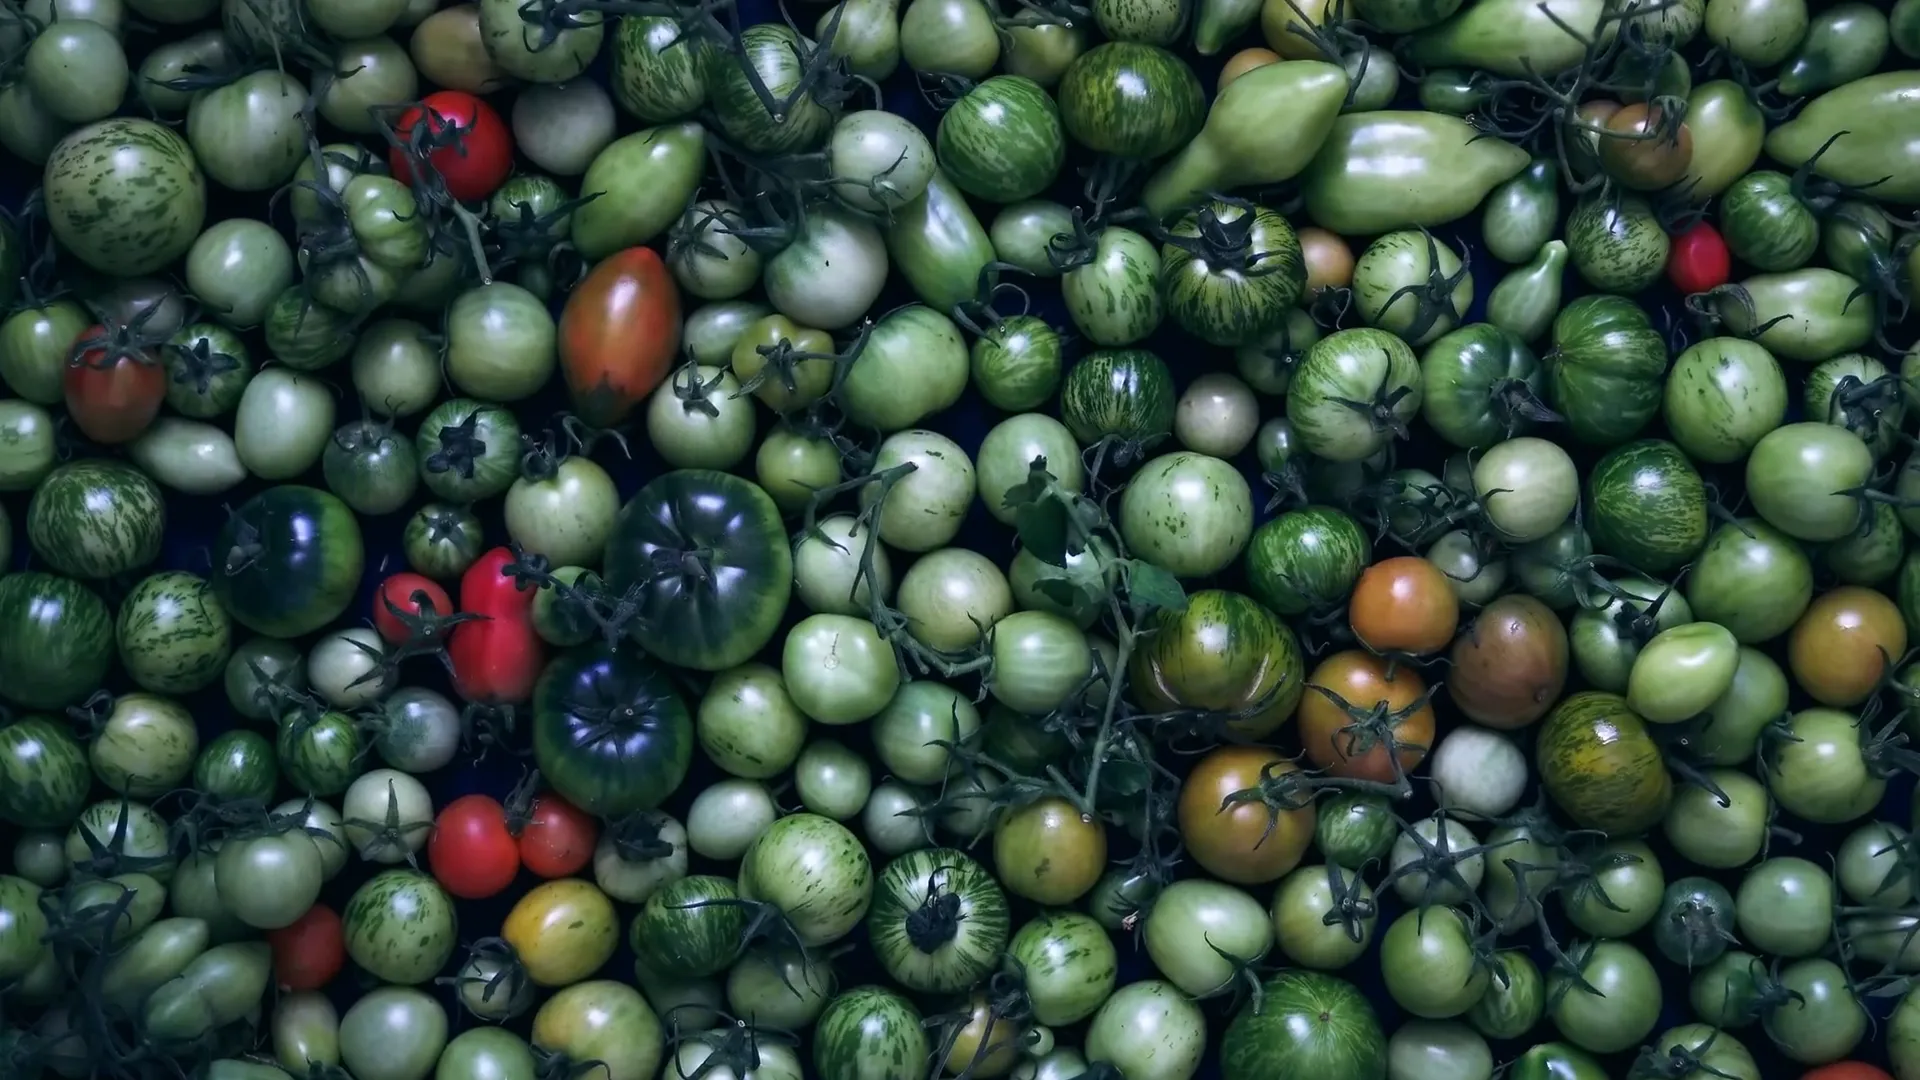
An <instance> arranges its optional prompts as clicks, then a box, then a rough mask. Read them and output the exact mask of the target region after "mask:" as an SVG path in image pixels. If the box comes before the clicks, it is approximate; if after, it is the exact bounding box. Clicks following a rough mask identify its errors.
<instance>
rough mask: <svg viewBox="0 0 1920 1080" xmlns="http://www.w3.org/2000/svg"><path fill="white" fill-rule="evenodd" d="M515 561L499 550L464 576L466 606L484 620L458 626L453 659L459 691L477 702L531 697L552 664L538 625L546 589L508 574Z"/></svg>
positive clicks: (450, 646)
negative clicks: (537, 606) (538, 603)
mask: <svg viewBox="0 0 1920 1080" xmlns="http://www.w3.org/2000/svg"><path fill="white" fill-rule="evenodd" d="M513 561H514V554H513V552H512V551H510V550H508V549H506V548H503V547H498V548H494V549H493V550H492V551H489V552H487V553H486V554H485V555H482V556H480V558H479V559H478V560H476V561H475V562H474V564H473V565H472V566H470V567H468V568H467V572H466V573H465V574H462V575H461V576H460V610H461V611H462V612H463V613H466V614H471V615H480V616H484V618H480V619H475V620H473V621H471V622H463V623H461V624H460V625H459V626H456V627H454V628H453V635H452V636H451V637H450V638H448V639H447V657H448V659H450V660H452V661H453V689H454V691H455V692H456V693H458V694H459V695H460V696H461V697H462V698H465V699H466V700H468V701H471V702H475V703H477V704H483V705H501V704H507V703H513V702H521V701H525V700H527V698H529V697H531V696H532V695H533V684H534V681H535V680H537V679H538V678H539V677H540V669H541V668H542V667H545V666H546V661H547V650H546V644H545V643H544V642H543V641H541V639H540V635H539V634H538V633H535V632H534V629H533V600H534V597H536V596H538V595H540V593H539V590H537V589H534V588H533V587H531V586H528V587H525V588H522V587H521V584H520V582H519V581H518V580H517V579H515V578H514V576H513V575H512V574H510V573H507V572H506V568H507V567H508V566H509V565H510V564H512V562H513Z"/></svg>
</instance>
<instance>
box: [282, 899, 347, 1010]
mask: <svg viewBox="0 0 1920 1080" xmlns="http://www.w3.org/2000/svg"><path fill="white" fill-rule="evenodd" d="M267 944H268V945H269V946H271V947H272V949H273V978H274V981H275V982H277V983H279V985H280V988H281V989H282V990H318V989H320V988H321V987H323V986H325V985H327V984H328V983H330V982H332V981H333V977H334V976H335V975H338V974H340V968H341V967H342V966H344V965H345V964H346V962H347V943H346V933H345V931H344V930H343V929H342V927H341V924H340V916H339V914H338V913H337V912H335V911H334V910H333V909H332V908H330V907H328V906H327V905H325V904H315V905H313V906H312V907H310V908H308V909H307V913H306V914H305V915H302V916H300V917H299V918H298V919H295V920H294V921H293V923H292V925H290V926H283V927H281V928H280V929H278V930H274V931H270V932H269V933H268V934H267Z"/></svg>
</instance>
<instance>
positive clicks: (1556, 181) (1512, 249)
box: [1480, 158, 1560, 265]
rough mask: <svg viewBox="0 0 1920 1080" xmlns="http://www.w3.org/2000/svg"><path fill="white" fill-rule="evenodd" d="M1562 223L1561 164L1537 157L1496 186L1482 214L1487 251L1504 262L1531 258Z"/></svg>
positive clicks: (1483, 235) (1481, 233)
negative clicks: (1519, 171)
mask: <svg viewBox="0 0 1920 1080" xmlns="http://www.w3.org/2000/svg"><path fill="white" fill-rule="evenodd" d="M1559 226H1560V168H1559V166H1558V165H1556V164H1554V162H1553V161H1552V159H1550V158H1535V159H1534V160H1533V163H1532V164H1531V165H1528V166H1527V167H1526V169H1524V170H1522V171H1521V173H1520V175H1518V176H1516V177H1514V178H1513V179H1511V180H1509V181H1507V182H1506V183H1504V184H1501V185H1500V186H1499V187H1497V188H1494V189H1493V193H1492V194H1490V195H1488V196H1487V204H1486V209H1485V211H1483V213H1482V216H1481V218H1480V236H1481V239H1483V240H1484V241H1485V242H1486V245H1487V252H1488V253H1489V254H1491V255H1492V256H1493V257H1494V258H1496V259H1499V260H1500V261H1501V262H1504V263H1512V264H1515V265H1518V264H1520V263H1525V262H1530V261H1531V260H1532V259H1533V257H1534V256H1536V255H1538V254H1539V253H1540V249H1541V248H1542V247H1544V246H1546V243H1547V241H1549V240H1551V239H1553V238H1554V236H1555V235H1557V230H1558V228H1559Z"/></svg>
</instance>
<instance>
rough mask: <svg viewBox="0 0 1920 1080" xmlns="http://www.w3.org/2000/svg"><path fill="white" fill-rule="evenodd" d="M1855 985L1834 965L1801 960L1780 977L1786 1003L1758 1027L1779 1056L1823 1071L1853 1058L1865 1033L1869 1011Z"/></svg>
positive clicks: (1826, 961)
mask: <svg viewBox="0 0 1920 1080" xmlns="http://www.w3.org/2000/svg"><path fill="white" fill-rule="evenodd" d="M1852 986H1853V982H1852V980H1851V979H1849V978H1848V977H1847V973H1846V972H1845V971H1843V970H1841V968H1840V965H1838V964H1836V963H1834V962H1833V961H1831V960H1826V959H1811V960H1800V961H1796V962H1794V963H1792V964H1788V965H1787V966H1786V967H1785V968H1783V969H1781V971H1780V978H1779V988H1780V989H1781V990H1782V991H1784V992H1785V993H1786V994H1787V995H1789V996H1788V998H1787V1000H1785V1001H1782V1002H1781V1003H1780V1004H1779V1005H1777V1006H1775V1007H1774V1008H1773V1009H1771V1010H1769V1011H1768V1012H1767V1014H1766V1016H1765V1017H1763V1018H1762V1019H1761V1021H1760V1025H1761V1027H1762V1028H1763V1029H1765V1031H1766V1033H1767V1037H1768V1038H1769V1039H1772V1040H1773V1044H1774V1045H1775V1046H1777V1047H1779V1048H1780V1052H1781V1053H1783V1054H1785V1055H1786V1056H1787V1057H1788V1058H1791V1059H1792V1060H1794V1061H1796V1062H1799V1063H1800V1064H1802V1065H1824V1064H1826V1063H1828V1062H1831V1061H1838V1060H1839V1059H1841V1058H1843V1057H1846V1056H1847V1055H1848V1054H1851V1053H1852V1052H1853V1049H1854V1047H1855V1046H1857V1045H1859V1043H1860V1039H1861V1037H1862V1036H1864V1035H1865V1034H1866V1033H1867V1024H1868V1016H1867V1010H1866V1009H1865V1008H1864V1007H1863V1006H1862V1004H1861V1002H1860V999H1859V997H1857V996H1856V995H1855V993H1854V991H1853V989H1852Z"/></svg>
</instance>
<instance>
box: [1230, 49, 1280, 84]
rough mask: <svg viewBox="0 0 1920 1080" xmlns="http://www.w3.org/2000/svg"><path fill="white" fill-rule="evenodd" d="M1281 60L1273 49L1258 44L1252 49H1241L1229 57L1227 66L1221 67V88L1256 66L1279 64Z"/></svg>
mask: <svg viewBox="0 0 1920 1080" xmlns="http://www.w3.org/2000/svg"><path fill="white" fill-rule="evenodd" d="M1279 62H1280V54H1279V53H1277V52H1274V51H1273V50H1272V49H1262V48H1259V47H1258V46H1255V47H1254V48H1251V49H1241V50H1240V51H1239V52H1237V53H1234V54H1233V55H1232V56H1230V57H1228V58H1227V63H1226V66H1225V67H1222V68H1221V69H1220V89H1222V90H1225V89H1226V88H1227V87H1228V85H1230V84H1231V83H1232V82H1233V80H1235V79H1237V78H1239V77H1240V76H1242V75H1245V74H1246V73H1247V72H1249V71H1252V70H1253V69H1254V68H1258V67H1266V66H1267V65H1268V64H1277V63H1279Z"/></svg>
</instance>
